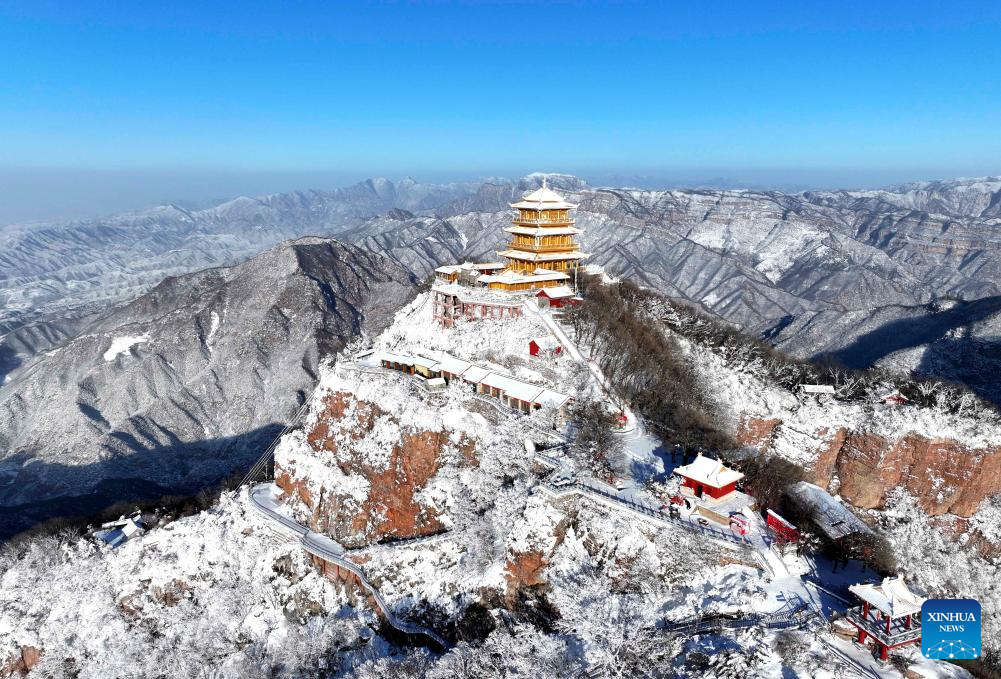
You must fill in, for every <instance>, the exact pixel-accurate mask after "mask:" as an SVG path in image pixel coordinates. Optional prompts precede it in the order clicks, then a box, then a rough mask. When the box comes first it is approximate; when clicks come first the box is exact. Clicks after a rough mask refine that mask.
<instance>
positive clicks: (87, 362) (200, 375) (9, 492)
mask: <svg viewBox="0 0 1001 679" xmlns="http://www.w3.org/2000/svg"><path fill="white" fill-rule="evenodd" d="M413 290H414V288H413V280H412V277H411V275H410V274H409V273H408V272H407V271H405V270H403V269H401V268H400V267H398V266H396V265H394V264H393V263H392V262H389V261H387V260H385V259H384V258H382V257H380V256H378V255H373V254H372V253H370V252H368V251H366V250H362V249H359V248H355V247H352V246H350V245H344V244H341V243H339V242H336V241H331V240H326V239H319V238H306V239H300V240H297V241H291V242H287V243H283V244H281V245H279V246H277V247H275V248H273V249H271V250H269V251H267V252H265V253H264V254H261V255H259V256H257V257H255V258H253V259H251V260H249V261H247V262H244V263H242V264H240V265H237V266H235V267H231V268H213V269H206V270H203V271H200V272H198V273H194V274H186V275H184V276H179V277H171V278H167V279H166V280H164V281H163V282H162V283H160V284H159V285H157V286H156V287H155V288H153V289H152V290H151V291H150V292H148V293H146V294H145V295H143V296H141V297H139V298H138V299H136V300H134V301H132V302H130V303H128V304H125V305H123V306H120V307H117V308H114V309H112V310H110V311H108V312H106V313H104V314H102V315H99V316H98V317H96V318H93V319H91V320H89V321H88V322H87V324H86V325H85V326H84V327H82V328H81V329H80V331H79V333H78V334H77V335H76V336H75V337H73V338H72V339H69V340H66V341H63V342H61V343H60V344H58V346H56V348H54V349H52V350H49V351H45V352H43V353H41V354H39V355H37V356H35V357H33V358H31V359H28V360H27V361H26V362H25V363H24V365H22V366H20V368H19V369H18V370H17V372H16V374H15V375H13V376H12V378H11V379H9V380H8V381H7V382H6V383H5V384H3V385H2V386H0V450H2V451H3V453H2V459H0V505H2V507H0V518H2V519H3V529H2V531H0V535H10V534H12V533H14V532H16V531H17V530H18V529H19V528H23V527H26V526H30V525H31V524H32V523H33V522H34V521H37V520H39V519H41V518H45V517H46V516H51V515H58V514H61V513H80V512H83V511H88V510H89V511H93V510H94V509H97V508H100V507H103V506H105V505H107V504H110V503H111V502H113V501H114V498H116V497H123V496H124V497H136V496H146V497H148V496H151V495H152V496H154V497H155V496H157V495H159V494H162V493H166V492H193V491H194V490H196V489H198V488H200V487H202V486H204V485H205V484H207V483H210V482H211V481H212V480H213V479H218V478H220V477H223V476H225V475H227V474H229V473H231V472H233V471H234V470H237V469H240V468H241V467H244V466H247V465H248V464H249V462H250V461H251V460H253V459H254V458H255V457H256V456H257V455H259V454H260V447H261V445H262V443H266V442H268V441H269V440H270V439H271V438H273V437H274V435H275V432H276V431H277V430H280V429H281V427H282V426H284V424H285V423H286V422H287V421H288V419H289V418H290V417H291V416H292V414H293V413H294V412H295V411H296V410H297V409H298V407H299V405H301V404H302V403H303V402H304V400H305V399H306V397H307V395H308V394H309V393H310V392H311V390H312V388H313V385H314V383H315V380H316V376H317V366H318V364H319V361H320V360H321V359H322V358H323V357H324V356H327V355H329V354H331V353H333V352H336V351H337V350H338V349H340V348H341V347H342V346H343V345H344V344H345V343H346V342H349V341H351V340H352V339H353V338H355V337H357V336H358V335H359V334H360V333H363V332H377V331H378V330H380V329H381V328H382V327H384V325H385V324H386V323H387V322H388V320H389V319H390V318H391V316H392V314H393V313H394V312H395V310H396V309H397V308H398V307H399V306H400V305H401V304H403V303H404V302H405V301H406V300H407V299H408V298H409V297H410V296H411V295H412V294H413Z"/></svg>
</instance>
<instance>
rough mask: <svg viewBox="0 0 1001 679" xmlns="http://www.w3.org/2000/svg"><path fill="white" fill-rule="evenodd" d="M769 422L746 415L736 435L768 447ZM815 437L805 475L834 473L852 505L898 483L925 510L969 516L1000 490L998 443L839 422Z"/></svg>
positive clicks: (773, 428)
mask: <svg viewBox="0 0 1001 679" xmlns="http://www.w3.org/2000/svg"><path fill="white" fill-rule="evenodd" d="M774 422H775V421H774V420H765V419H760V418H747V419H745V420H743V421H741V424H740V428H741V433H740V434H739V435H738V438H739V439H740V440H741V441H747V443H748V445H756V444H755V443H753V442H754V441H759V442H760V444H759V445H758V446H757V447H759V448H760V449H761V450H765V451H768V450H769V449H770V447H771V445H772V442H773V441H774V438H775V436H776V435H778V432H779V428H780V427H781V426H782V425H781V423H777V424H773V423H774ZM764 431H768V432H769V433H768V435H767V436H762V432H764ZM816 438H817V440H818V441H819V445H818V447H817V451H816V452H817V457H816V460H815V462H814V464H813V468H812V469H811V470H810V481H812V482H813V483H816V484H817V485H819V486H822V487H825V488H829V487H830V485H831V483H832V481H833V479H834V478H835V476H837V478H838V481H839V482H840V485H839V486H838V488H837V489H836V490H837V492H839V493H840V494H841V496H842V497H843V498H845V499H846V500H848V501H849V502H851V503H852V504H853V505H855V506H857V507H862V508H864V509H870V508H876V507H881V506H882V504H883V502H884V501H885V499H886V494H887V493H888V492H889V491H890V490H892V489H894V488H896V487H898V486H903V487H904V488H906V489H907V491H908V492H909V493H911V494H912V495H914V496H915V497H916V498H918V500H919V502H920V503H921V505H922V507H923V508H924V509H925V511H927V512H928V513H929V514H932V515H939V514H944V513H946V512H949V513H952V514H956V515H958V516H970V515H971V514H973V513H974V512H976V511H977V508H978V507H979V506H980V503H981V502H983V501H984V500H985V499H986V498H988V497H990V496H991V495H993V494H995V493H998V492H1001V446H992V447H989V448H968V447H966V446H963V445H960V444H959V443H956V442H955V441H952V440H948V439H946V440H932V439H927V438H925V437H923V436H918V435H917V434H907V435H905V436H903V437H901V438H899V439H896V440H889V439H887V438H885V437H883V436H879V435H877V434H871V433H867V432H864V431H862V432H860V431H855V430H848V429H845V428H843V427H842V428H838V429H836V430H834V431H830V430H828V429H826V428H822V429H818V430H817V432H816ZM832 490H833V489H832Z"/></svg>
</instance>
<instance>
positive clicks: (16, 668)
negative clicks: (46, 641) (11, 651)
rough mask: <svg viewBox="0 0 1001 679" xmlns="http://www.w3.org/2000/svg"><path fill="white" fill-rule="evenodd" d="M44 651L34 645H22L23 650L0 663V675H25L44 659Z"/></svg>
mask: <svg viewBox="0 0 1001 679" xmlns="http://www.w3.org/2000/svg"><path fill="white" fill-rule="evenodd" d="M42 655H43V651H42V649H40V648H35V647H34V646H22V647H21V652H20V653H18V654H16V655H12V656H10V657H9V658H8V659H7V661H6V662H4V664H3V665H0V677H13V676H22V677H23V676H25V675H27V674H28V672H30V671H31V668H33V667H34V666H35V665H37V664H38V663H39V661H40V660H41V659H42Z"/></svg>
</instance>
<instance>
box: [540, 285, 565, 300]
mask: <svg viewBox="0 0 1001 679" xmlns="http://www.w3.org/2000/svg"><path fill="white" fill-rule="evenodd" d="M542 295H545V296H546V297H548V298H549V299H566V298H567V297H573V296H574V293H573V290H571V289H570V287H569V286H566V285H557V286H556V287H553V288H543V289H542V290H540V291H539V296H542Z"/></svg>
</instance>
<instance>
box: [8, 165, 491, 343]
mask: <svg viewBox="0 0 1001 679" xmlns="http://www.w3.org/2000/svg"><path fill="white" fill-rule="evenodd" d="M472 190H475V185H472V184H463V183H455V184H446V185H434V184H421V183H418V182H416V181H414V180H412V179H405V180H403V181H400V182H396V183H394V182H391V181H389V180H386V179H370V180H368V181H365V182H362V183H360V184H356V185H354V186H349V187H347V188H343V189H337V190H333V191H296V192H293V193H281V194H273V195H269V196H261V197H258V198H247V197H241V198H236V199H234V200H231V201H228V202H225V203H222V204H221V205H216V206H214V207H211V208H207V209H203V210H194V211H192V210H186V209H184V208H181V207H178V206H176V205H164V206H159V207H155V208H152V209H149V210H144V211H140V212H135V213H128V214H121V215H113V216H110V217H107V218H103V219H91V220H85V221H79V222H69V223H57V224H42V225H30V226H25V227H21V228H9V229H6V230H5V231H4V233H3V240H2V245H3V247H2V248H0V329H2V328H4V324H6V326H7V327H10V326H12V325H14V324H17V323H18V321H19V319H20V320H21V321H22V322H23V321H24V320H27V319H23V318H21V317H24V316H27V317H28V318H33V317H34V316H35V315H37V314H38V313H39V312H43V311H44V312H53V311H56V310H60V309H64V308H75V307H78V306H80V305H81V304H85V303H91V304H93V303H101V302H117V301H121V300H127V299H130V298H132V297H135V296H136V295H137V294H140V293H142V292H144V291H145V290H147V289H149V288H150V287H152V286H153V285H155V284H156V283H158V282H160V281H161V280H162V279H163V278H165V277H166V276H173V275H178V274H183V273H189V272H191V271H197V270H199V269H204V268H206V267H210V266H219V265H229V264H234V263H237V262H239V261H242V260H244V259H247V258H248V257H251V256H253V255H256V254H258V253H259V252H261V251H263V250H265V249H267V248H269V247H271V246H272V245H274V244H275V243H278V242H281V241H283V240H288V239H290V238H299V237H301V236H307V235H310V236H327V235H334V234H336V233H338V232H339V231H341V230H343V229H345V228H348V227H349V226H352V225H355V224H358V223H360V222H362V221H364V220H365V219H367V218H370V217H373V216H375V215H378V214H382V213H384V212H386V211H388V210H391V209H393V208H402V209H407V210H430V209H433V208H435V207H436V206H438V205H440V204H441V203H443V202H446V201H448V200H454V199H457V198H460V197H462V196H464V195H467V194H468V193H470V192H471V191H472Z"/></svg>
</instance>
